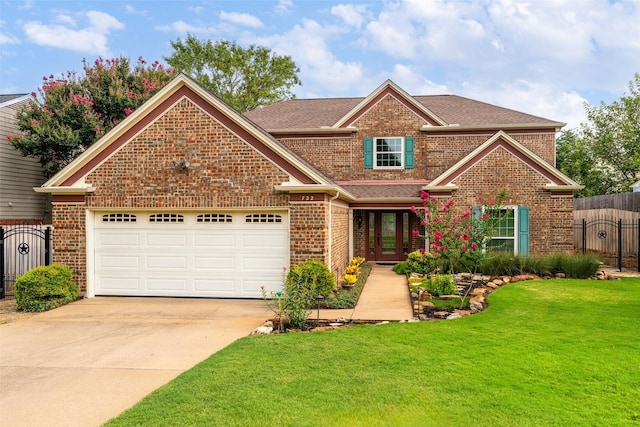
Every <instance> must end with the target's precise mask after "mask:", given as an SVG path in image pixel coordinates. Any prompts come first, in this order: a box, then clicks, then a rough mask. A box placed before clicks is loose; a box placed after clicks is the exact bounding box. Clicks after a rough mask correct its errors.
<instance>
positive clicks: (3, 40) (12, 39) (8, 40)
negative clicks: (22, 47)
mask: <svg viewBox="0 0 640 427" xmlns="http://www.w3.org/2000/svg"><path fill="white" fill-rule="evenodd" d="M5 24H6V22H5V21H2V20H0V45H4V44H18V43H20V40H19V39H18V38H17V37H16V36H14V35H12V34H9V33H5V32H4V31H2V30H1V29H2V27H4V26H5ZM3 56H4V54H3Z"/></svg>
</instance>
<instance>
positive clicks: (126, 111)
mask: <svg viewBox="0 0 640 427" xmlns="http://www.w3.org/2000/svg"><path fill="white" fill-rule="evenodd" d="M124 113H125V114H126V115H127V116H128V115H129V114H131V113H133V110H132V109H131V108H129V107H127V108H125V109H124Z"/></svg>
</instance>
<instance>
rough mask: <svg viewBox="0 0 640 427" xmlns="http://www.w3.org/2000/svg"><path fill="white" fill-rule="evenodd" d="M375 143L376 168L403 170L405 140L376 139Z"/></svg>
mask: <svg viewBox="0 0 640 427" xmlns="http://www.w3.org/2000/svg"><path fill="white" fill-rule="evenodd" d="M374 141H375V144H374V155H375V164H374V165H373V167H374V168H401V167H402V166H403V163H404V162H403V160H404V148H403V145H404V144H403V143H402V142H403V138H374Z"/></svg>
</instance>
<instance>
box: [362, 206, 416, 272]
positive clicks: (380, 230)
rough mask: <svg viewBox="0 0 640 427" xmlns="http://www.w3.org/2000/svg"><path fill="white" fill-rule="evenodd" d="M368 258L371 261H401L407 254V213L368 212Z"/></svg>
mask: <svg viewBox="0 0 640 427" xmlns="http://www.w3.org/2000/svg"><path fill="white" fill-rule="evenodd" d="M368 219H369V221H368V227H369V229H368V232H369V239H368V240H369V244H368V251H367V252H368V254H369V256H368V258H369V259H370V260H371V261H402V260H404V259H406V258H407V253H408V252H409V213H408V212H399V211H378V212H369V218H368Z"/></svg>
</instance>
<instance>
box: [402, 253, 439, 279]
mask: <svg viewBox="0 0 640 427" xmlns="http://www.w3.org/2000/svg"><path fill="white" fill-rule="evenodd" d="M406 263H407V265H406V270H407V271H408V272H409V273H419V274H425V275H426V274H429V273H432V272H433V271H434V270H435V265H436V264H435V259H434V257H433V255H431V254H430V253H429V252H424V253H422V252H421V251H413V252H411V253H410V254H409V256H408V257H407V261H406Z"/></svg>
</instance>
